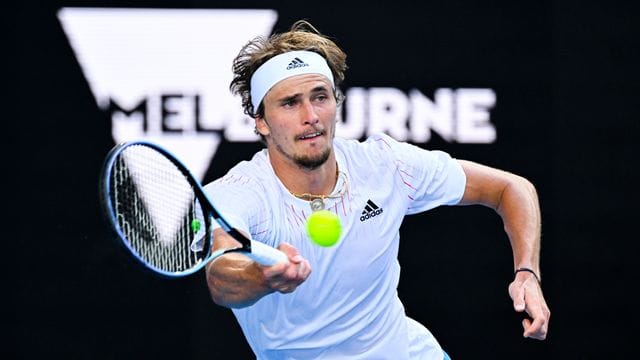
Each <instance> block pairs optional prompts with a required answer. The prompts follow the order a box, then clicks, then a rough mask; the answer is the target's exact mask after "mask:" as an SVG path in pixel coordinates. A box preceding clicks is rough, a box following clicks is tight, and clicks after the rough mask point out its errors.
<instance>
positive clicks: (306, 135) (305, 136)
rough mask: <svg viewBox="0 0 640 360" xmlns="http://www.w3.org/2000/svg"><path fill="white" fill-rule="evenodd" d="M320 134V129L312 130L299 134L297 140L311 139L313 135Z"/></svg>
mask: <svg viewBox="0 0 640 360" xmlns="http://www.w3.org/2000/svg"><path fill="white" fill-rule="evenodd" d="M321 135H322V131H314V132H311V133H308V134H304V135H302V136H300V137H299V138H298V140H309V139H313V138H315V137H318V136H321Z"/></svg>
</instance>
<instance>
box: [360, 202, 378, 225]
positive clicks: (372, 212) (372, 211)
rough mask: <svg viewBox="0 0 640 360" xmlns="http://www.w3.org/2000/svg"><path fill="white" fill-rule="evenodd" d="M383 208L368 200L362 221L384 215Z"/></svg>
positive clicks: (361, 217)
mask: <svg viewBox="0 0 640 360" xmlns="http://www.w3.org/2000/svg"><path fill="white" fill-rule="evenodd" d="M382 211H383V210H382V208H381V207H379V206H378V205H376V204H375V203H374V202H373V201H371V199H369V200H367V205H365V206H364V210H362V216H360V221H367V220H369V219H371V218H373V217H375V216H378V215H380V214H382Z"/></svg>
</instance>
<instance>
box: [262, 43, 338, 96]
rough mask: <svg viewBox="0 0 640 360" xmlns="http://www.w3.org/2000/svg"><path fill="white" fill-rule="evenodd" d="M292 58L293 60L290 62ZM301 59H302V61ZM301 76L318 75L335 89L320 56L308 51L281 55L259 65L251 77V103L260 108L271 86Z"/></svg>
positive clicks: (325, 62)
mask: <svg viewBox="0 0 640 360" xmlns="http://www.w3.org/2000/svg"><path fill="white" fill-rule="evenodd" d="M292 58H293V60H292ZM301 58H304V61H302V59H301ZM303 74H320V75H322V76H324V77H326V78H327V80H329V82H330V83H331V87H332V88H334V89H335V84H334V82H333V73H332V72H331V69H330V68H329V64H327V60H325V58H324V57H322V55H320V54H318V53H316V52H313V51H308V50H296V51H289V52H286V53H282V54H279V55H276V56H274V57H272V58H271V59H269V60H267V61H266V62H265V63H264V64H262V65H260V66H259V67H258V68H257V69H256V71H255V72H254V73H253V75H252V76H251V103H252V105H253V108H254V109H258V108H259V107H260V103H261V102H262V99H263V98H264V96H265V95H266V94H267V91H269V89H271V87H272V86H274V85H275V84H277V83H278V82H279V81H282V80H284V79H286V78H289V77H291V76H296V75H303Z"/></svg>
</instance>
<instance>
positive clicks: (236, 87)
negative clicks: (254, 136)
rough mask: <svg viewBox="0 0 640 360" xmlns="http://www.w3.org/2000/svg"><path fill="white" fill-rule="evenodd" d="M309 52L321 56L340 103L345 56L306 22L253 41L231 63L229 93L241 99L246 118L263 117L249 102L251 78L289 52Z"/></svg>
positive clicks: (299, 22) (260, 107)
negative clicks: (331, 76) (273, 59)
mask: <svg viewBox="0 0 640 360" xmlns="http://www.w3.org/2000/svg"><path fill="white" fill-rule="evenodd" d="M295 50H308V51H313V52H316V53H318V54H320V55H321V56H322V57H324V58H325V60H327V64H328V65H329V68H330V69H331V73H332V74H333V82H334V84H335V87H336V90H335V93H334V94H335V96H336V100H337V101H338V103H340V102H341V101H342V98H343V96H342V93H341V92H340V90H339V88H338V86H339V85H340V84H341V83H342V81H343V80H344V73H345V71H346V70H347V63H346V58H347V55H346V54H345V53H344V52H343V51H342V50H341V49H340V48H339V47H338V45H336V44H335V43H334V42H333V41H332V40H331V39H329V38H328V37H327V36H325V35H323V34H321V33H320V32H319V31H318V30H317V29H316V28H315V27H313V25H311V24H310V23H309V22H307V21H306V20H298V21H296V22H295V23H294V24H293V25H292V26H291V28H290V29H289V31H287V32H284V33H281V34H273V35H271V36H270V37H269V38H267V39H265V38H264V37H256V38H255V39H253V40H251V41H249V42H248V43H247V44H246V45H244V46H243V47H242V49H241V50H240V53H238V56H236V58H235V59H234V60H233V74H234V77H233V80H232V81H231V84H230V85H229V88H230V89H231V92H232V93H233V94H235V95H237V94H240V96H241V97H242V106H243V108H244V112H245V114H247V115H249V116H251V117H253V118H255V117H256V116H264V109H263V106H262V104H260V105H259V107H258V109H254V108H253V104H252V102H251V77H252V76H253V73H254V72H255V71H256V70H257V69H258V68H259V67H260V65H262V64H264V63H265V62H266V61H267V60H269V59H271V58H272V57H274V56H276V55H280V54H283V53H286V52H289V51H295Z"/></svg>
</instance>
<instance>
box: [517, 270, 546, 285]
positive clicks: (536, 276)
mask: <svg viewBox="0 0 640 360" xmlns="http://www.w3.org/2000/svg"><path fill="white" fill-rule="evenodd" d="M521 271H526V272H530V273H532V274H533V276H534V277H535V278H536V280H538V284H540V283H541V281H540V278H539V277H538V274H536V272H535V271H533V270H531V269H529V268H526V267H521V268H517V269H516V271H514V272H513V275H515V274H517V273H519V272H521Z"/></svg>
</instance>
